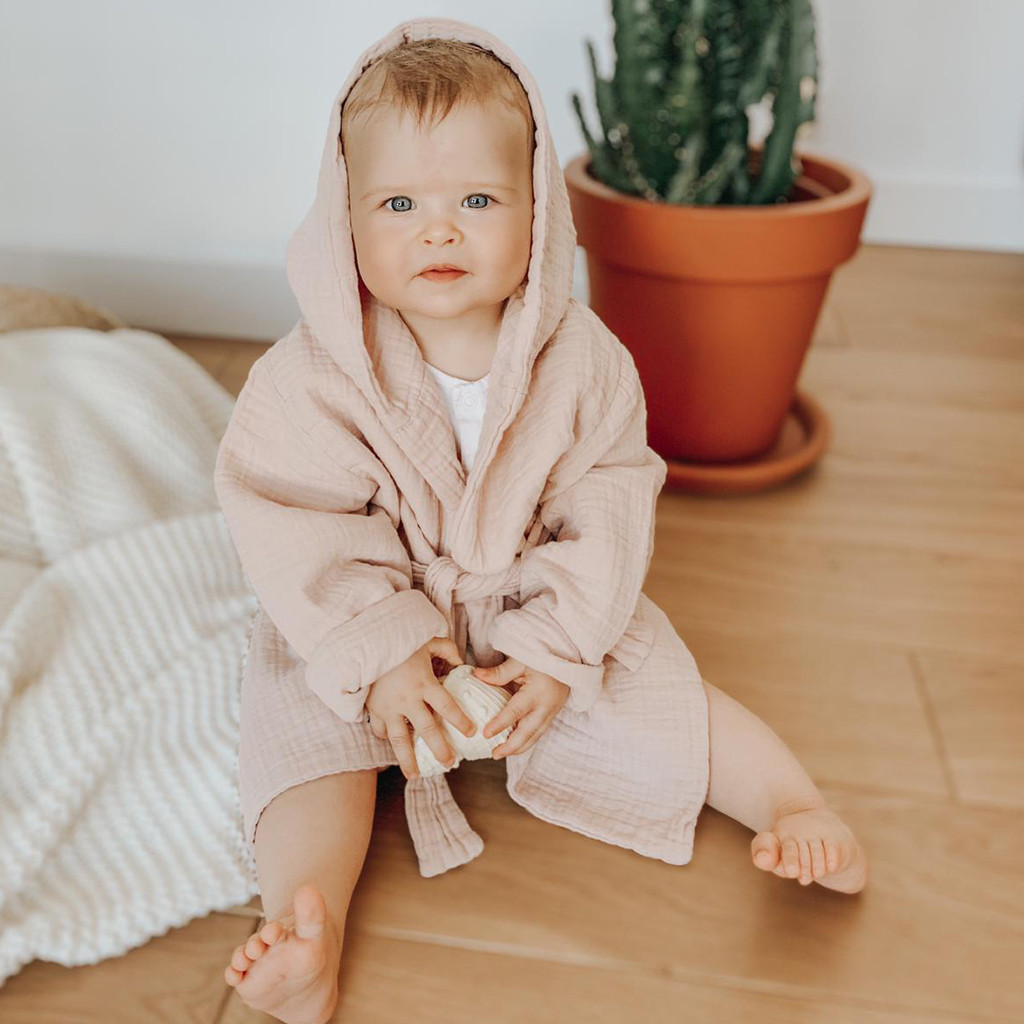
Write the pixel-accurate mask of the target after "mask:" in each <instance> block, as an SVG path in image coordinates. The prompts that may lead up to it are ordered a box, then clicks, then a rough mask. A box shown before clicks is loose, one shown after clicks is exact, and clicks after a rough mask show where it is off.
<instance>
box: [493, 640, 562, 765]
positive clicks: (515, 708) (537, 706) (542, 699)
mask: <svg viewBox="0 0 1024 1024" xmlns="http://www.w3.org/2000/svg"><path fill="white" fill-rule="evenodd" d="M473 675H474V676H476V678H477V679H479V680H480V681H481V682H484V683H490V684H491V685H492V686H504V685H505V684H506V683H510V682H513V681H515V682H518V683H519V688H518V689H517V690H516V692H515V694H514V695H513V697H512V699H511V700H510V701H509V702H508V703H507V704H506V705H505V706H504V707H503V708H502V709H501V711H499V712H498V714H497V715H495V716H494V718H492V719H491V720H490V721H489V722H488V723H487V724H486V725H485V726H484V730H483V734H482V735H483V736H484V737H485V738H487V739H490V737H491V736H493V735H495V733H499V732H501V730H502V729H507V728H508V727H509V726H515V729H514V731H513V732H512V735H511V736H509V738H508V739H507V740H505V742H504V743H499V744H498V746H496V747H495V748H494V750H492V751H491V756H492V757H494V758H501V757H505V756H506V755H507V754H522V753H525V752H526V751H527V750H529V749H530V747H532V746H533V745H534V743H536V742H537V740H539V739H540V738H541V736H543V735H544V733H545V732H547V730H548V727H549V726H550V725H551V722H552V721H553V720H554V718H555V716H556V715H557V714H558V712H559V711H561V710H562V708H563V707H564V706H565V702H566V701H567V700H568V699H569V687H568V686H567V685H566V684H565V683H563V682H560V681H559V680H558V679H555V677H554V676H549V675H545V673H543V672H538V671H537V670H536V669H532V668H530V667H529V666H527V665H524V664H523V663H522V662H521V661H516V659H515V658H506V659H505V660H504V661H503V662H501V664H500V665H492V666H491V667H490V668H481V667H480V666H479V665H478V666H477V667H476V668H474V669H473Z"/></svg>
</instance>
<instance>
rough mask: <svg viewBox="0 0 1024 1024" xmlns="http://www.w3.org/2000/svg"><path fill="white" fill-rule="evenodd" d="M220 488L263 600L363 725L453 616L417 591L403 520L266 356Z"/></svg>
mask: <svg viewBox="0 0 1024 1024" xmlns="http://www.w3.org/2000/svg"><path fill="white" fill-rule="evenodd" d="M214 487H215V490H216V494H217V499H218V502H219V504H220V507H221V509H222V511H223V513H224V518H225V520H226V522H227V527H228V531H229V533H230V535H231V538H232V541H233V542H234V545H235V548H236V550H237V552H238V555H239V558H240V560H241V563H242V567H243V569H244V570H245V573H246V575H247V576H248V578H249V580H250V582H251V584H252V586H253V588H254V590H255V591H256V595H257V597H258V598H259V601H260V604H261V605H262V607H263V609H264V611H265V612H266V613H267V615H268V616H269V617H270V619H271V620H272V621H273V622H274V624H275V625H276V626H277V628H278V629H279V630H280V632H281V634H282V635H283V636H284V638H285V639H286V640H287V641H288V643H289V644H290V645H291V647H292V648H293V649H294V650H295V652H296V653H297V654H298V655H299V657H301V658H302V659H303V660H304V661H305V662H306V668H305V678H306V682H307V684H308V685H309V687H310V688H311V689H312V690H313V692H314V693H316V694H317V696H319V697H320V698H321V700H323V701H324V703H325V704H327V706H328V707H329V708H331V710H332V711H334V712H335V713H336V714H337V715H338V716H339V717H340V718H342V719H344V720H345V721H347V722H358V721H360V720H361V719H362V718H363V716H364V714H365V711H364V704H365V702H366V695H367V690H368V688H369V687H370V685H371V684H372V683H374V682H375V681H376V680H377V679H378V678H380V676H382V675H383V674H384V673H385V672H387V671H388V670H390V669H391V668H393V667H394V666H396V665H398V664H400V663H401V662H402V661H404V660H405V659H406V658H408V657H409V655H411V654H412V653H413V652H414V651H415V650H417V649H418V648H419V647H421V646H422V645H423V644H425V643H426V642H427V640H429V639H430V638H431V637H433V636H448V632H449V631H448V624H447V621H446V619H445V617H444V615H443V614H442V612H441V611H440V610H439V609H438V608H436V607H435V606H434V604H433V603H432V602H431V601H430V599H429V598H428V597H427V596H426V594H424V593H423V591H422V590H418V589H416V588H414V587H413V586H412V567H411V563H410V558H409V553H408V551H407V550H406V548H405V546H404V544H403V542H402V540H401V539H400V538H399V536H398V532H397V528H396V524H395V523H393V522H392V520H391V518H390V516H389V514H388V512H387V511H386V510H385V509H383V508H380V507H372V509H371V508H370V504H369V503H370V499H371V498H372V497H373V494H374V493H375V491H376V489H377V485H376V483H375V481H374V480H372V479H370V478H369V477H367V476H365V475H362V474H359V473H355V472H353V471H351V470H350V469H348V468H346V467H345V466H344V465H343V464H341V463H340V462H339V461H338V460H337V458H336V457H334V456H332V455H331V454H330V453H329V452H328V451H325V450H323V449H322V448H321V446H320V445H319V444H318V443H317V442H316V441H315V440H314V438H313V437H311V436H310V434H309V433H308V432H307V431H305V430H304V429H302V427H301V426H300V425H298V424H297V423H296V422H295V421H294V418H293V417H292V415H291V414H290V411H289V409H288V407H287V405H286V403H285V400H284V399H283V397H282V395H281V393H280V392H279V391H278V388H277V386H276V384H275V382H274V380H273V378H272V376H271V373H270V371H269V369H266V368H265V367H263V366H261V364H260V360H257V362H256V363H255V364H254V366H253V369H252V371H251V372H250V374H249V378H248V380H247V381H246V383H245V386H244V387H243V389H242V391H241V393H240V395H239V396H238V400H237V401H236V403H235V407H234V410H233V412H232V415H231V418H230V420H229V423H228V426H227V429H226V431H225V433H224V436H223V439H222V441H221V444H220V447H219V449H218V453H217V462H216V468H215V471H214Z"/></svg>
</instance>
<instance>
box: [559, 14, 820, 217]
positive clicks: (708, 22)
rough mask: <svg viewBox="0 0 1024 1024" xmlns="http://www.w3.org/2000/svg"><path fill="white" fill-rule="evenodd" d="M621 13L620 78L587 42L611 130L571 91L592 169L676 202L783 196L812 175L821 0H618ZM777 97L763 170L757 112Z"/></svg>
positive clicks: (765, 200) (624, 188) (612, 183)
mask: <svg viewBox="0 0 1024 1024" xmlns="http://www.w3.org/2000/svg"><path fill="white" fill-rule="evenodd" d="M611 13H612V18H613V21H614V25H615V31H614V38H613V46H614V50H615V68H614V71H613V74H612V77H611V78H602V77H601V75H600V74H599V72H598V68H597V60H596V57H595V54H594V46H593V44H592V43H591V42H590V40H587V41H586V49H587V53H588V56H589V60H590V68H591V72H592V74H593V78H594V92H595V99H596V105H597V111H598V115H599V118H600V123H601V137H600V138H595V137H594V135H593V134H592V133H591V132H590V130H589V128H588V126H587V123H586V119H585V118H584V116H583V110H582V106H581V103H580V97H579V94H578V93H576V92H573V93H572V105H573V108H574V109H575V111H576V116H577V117H578V119H579V123H580V128H581V130H582V132H583V137H584V138H585V140H586V143H587V148H588V149H589V151H590V158H591V163H590V168H589V170H590V173H591V174H592V175H593V177H595V178H597V179H598V180H599V181H602V182H603V183H604V184H606V185H608V186H609V187H611V188H614V189H617V190H618V191H620V192H624V193H626V194H629V195H637V196H641V197H643V198H645V199H649V200H652V201H661V202H667V203H678V204H692V205H715V204H718V205H725V204H731V205H738V204H750V205H754V204H761V205H764V204H770V203H775V202H784V201H785V200H786V198H787V194H788V192H789V191H790V189H791V187H792V184H793V181H794V179H795V177H796V176H797V175H798V174H799V173H800V171H801V166H800V162H799V158H798V157H796V155H795V154H794V152H793V145H794V142H795V140H796V136H797V130H798V129H799V127H800V126H801V125H802V124H803V123H805V122H808V121H811V120H813V118H814V109H815V97H816V94H817V76H818V60H817V50H816V46H815V37H814V12H813V10H812V8H811V0H611ZM766 99H768V100H770V103H771V110H772V118H773V124H772V130H771V132H770V133H769V135H768V137H767V139H766V140H765V143H764V149H763V153H762V155H761V159H760V161H757V163H758V164H759V166H757V167H755V166H754V163H755V162H754V161H752V160H751V159H750V157H749V153H748V138H749V132H750V126H749V118H748V113H747V110H748V108H749V107H751V106H754V105H757V104H759V103H761V102H762V101H764V100H766Z"/></svg>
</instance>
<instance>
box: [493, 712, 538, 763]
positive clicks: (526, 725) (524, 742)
mask: <svg viewBox="0 0 1024 1024" xmlns="http://www.w3.org/2000/svg"><path fill="white" fill-rule="evenodd" d="M542 722H543V719H542V718H541V715H540V712H532V713H530V714H529V715H526V717H525V718H521V719H519V724H518V725H517V726H516V728H515V731H514V732H513V733H512V735H511V736H509V738H508V739H507V740H505V742H504V743H499V744H498V745H497V746H496V747H495V748H494V749H493V750H492V751H491V757H492V758H500V757H508V755H509V754H521V753H523V752H524V751H526V750H529V749H530V747H532V746H533V741H534V739H535V738H537V737H539V736H540V735H541V732H542V731H543V730H542V729H541V724H542Z"/></svg>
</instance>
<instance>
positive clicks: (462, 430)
mask: <svg viewBox="0 0 1024 1024" xmlns="http://www.w3.org/2000/svg"><path fill="white" fill-rule="evenodd" d="M427 366H428V367H429V368H430V372H431V373H433V375H434V379H435V380H436V381H437V383H438V384H439V385H440V387H441V394H443V395H444V401H445V405H447V406H448V415H449V416H450V417H451V421H452V426H453V427H454V428H455V437H456V440H457V441H458V446H459V458H460V459H461V460H462V465H463V466H464V467H465V469H466V472H467V473H468V472H469V471H470V470H471V469H472V468H473V459H474V458H475V457H476V446H477V443H478V442H479V440H480V428H481V427H482V426H483V425H484V406H485V405H486V404H487V385H488V378H489V377H490V376H491V375H490V374H489V373H485V374H484V375H483V376H482V377H481V378H480V379H479V380H464V379H463V378H462V377H453V376H452V375H451V374H450V373H445V372H444V370H439V369H438V368H437V367H436V366H433V365H431V364H430V363H427Z"/></svg>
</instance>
